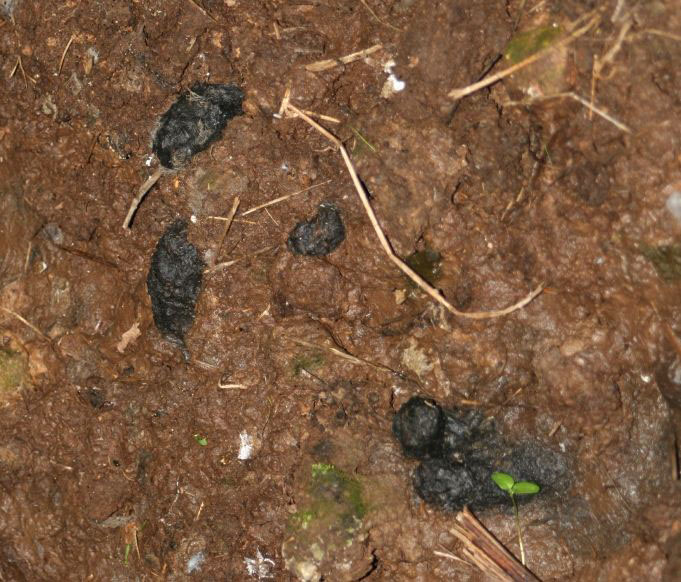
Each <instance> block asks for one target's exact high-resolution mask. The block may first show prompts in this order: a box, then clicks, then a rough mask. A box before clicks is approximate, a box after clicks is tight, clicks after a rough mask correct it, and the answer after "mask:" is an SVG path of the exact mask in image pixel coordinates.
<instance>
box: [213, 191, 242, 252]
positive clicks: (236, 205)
mask: <svg viewBox="0 0 681 582" xmlns="http://www.w3.org/2000/svg"><path fill="white" fill-rule="evenodd" d="M240 203H241V198H239V197H238V196H235V197H234V202H233V203H232V209H231V210H230V211H229V214H228V215H227V219H226V220H225V226H224V228H223V229H222V236H221V237H220V242H219V243H218V246H217V247H216V249H215V257H213V262H217V260H218V256H219V255H220V249H222V245H223V244H224V242H225V238H227V233H228V232H229V228H230V227H231V226H232V221H233V220H234V215H235V214H236V211H237V210H238V209H239V204H240Z"/></svg>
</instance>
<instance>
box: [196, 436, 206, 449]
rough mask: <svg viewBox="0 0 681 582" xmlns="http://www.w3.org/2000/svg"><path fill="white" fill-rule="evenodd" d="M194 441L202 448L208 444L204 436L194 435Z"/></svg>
mask: <svg viewBox="0 0 681 582" xmlns="http://www.w3.org/2000/svg"><path fill="white" fill-rule="evenodd" d="M194 440H196V442H197V443H199V444H200V445H201V446H202V447H205V446H206V445H207V444H208V439H207V438H206V437H204V436H201V435H200V434H195V435H194Z"/></svg>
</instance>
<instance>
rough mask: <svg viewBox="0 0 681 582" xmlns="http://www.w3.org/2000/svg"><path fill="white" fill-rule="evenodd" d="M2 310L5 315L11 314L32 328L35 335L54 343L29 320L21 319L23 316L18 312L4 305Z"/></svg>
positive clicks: (0, 307)
mask: <svg viewBox="0 0 681 582" xmlns="http://www.w3.org/2000/svg"><path fill="white" fill-rule="evenodd" d="M0 309H2V310H3V311H4V312H5V313H9V314H10V315H12V316H14V317H16V318H17V319H18V320H19V321H20V322H21V323H23V324H24V325H25V326H27V327H29V328H31V329H32V330H33V331H34V332H35V333H37V334H38V335H39V336H40V337H41V338H43V339H44V340H45V341H48V342H51V341H52V340H51V339H50V338H49V337H48V336H46V335H45V334H44V333H43V332H42V331H40V330H39V329H38V328H37V327H36V326H35V325H33V324H32V323H31V322H30V321H28V320H27V319H24V318H23V317H21V315H19V314H18V313H17V312H16V311H12V310H11V309H7V308H6V307H2V305H0Z"/></svg>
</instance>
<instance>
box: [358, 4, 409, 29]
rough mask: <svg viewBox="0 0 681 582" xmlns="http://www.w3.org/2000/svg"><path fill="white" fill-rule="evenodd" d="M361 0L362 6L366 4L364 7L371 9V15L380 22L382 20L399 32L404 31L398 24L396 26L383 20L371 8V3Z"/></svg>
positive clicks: (383, 23)
mask: <svg viewBox="0 0 681 582" xmlns="http://www.w3.org/2000/svg"><path fill="white" fill-rule="evenodd" d="M359 1H360V2H361V3H362V6H364V8H366V9H367V10H368V11H369V14H371V16H373V17H374V18H375V19H376V20H377V21H378V22H380V23H381V24H382V25H383V26H387V27H388V28H392V29H393V30H396V31H397V32H402V29H401V28H397V26H394V25H392V24H390V23H389V22H383V21H382V20H381V19H380V18H379V17H378V15H377V14H376V13H375V12H374V11H373V10H372V9H371V6H369V5H368V4H367V3H366V0H359Z"/></svg>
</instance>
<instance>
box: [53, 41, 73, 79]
mask: <svg viewBox="0 0 681 582" xmlns="http://www.w3.org/2000/svg"><path fill="white" fill-rule="evenodd" d="M75 39H76V35H75V34H72V35H71V38H70V39H69V42H67V43H66V48H64V52H63V53H62V55H61V60H60V61H59V69H57V75H60V74H61V70H62V68H63V67H64V59H66V53H67V52H69V49H70V48H71V45H72V44H73V41H74V40H75Z"/></svg>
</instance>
